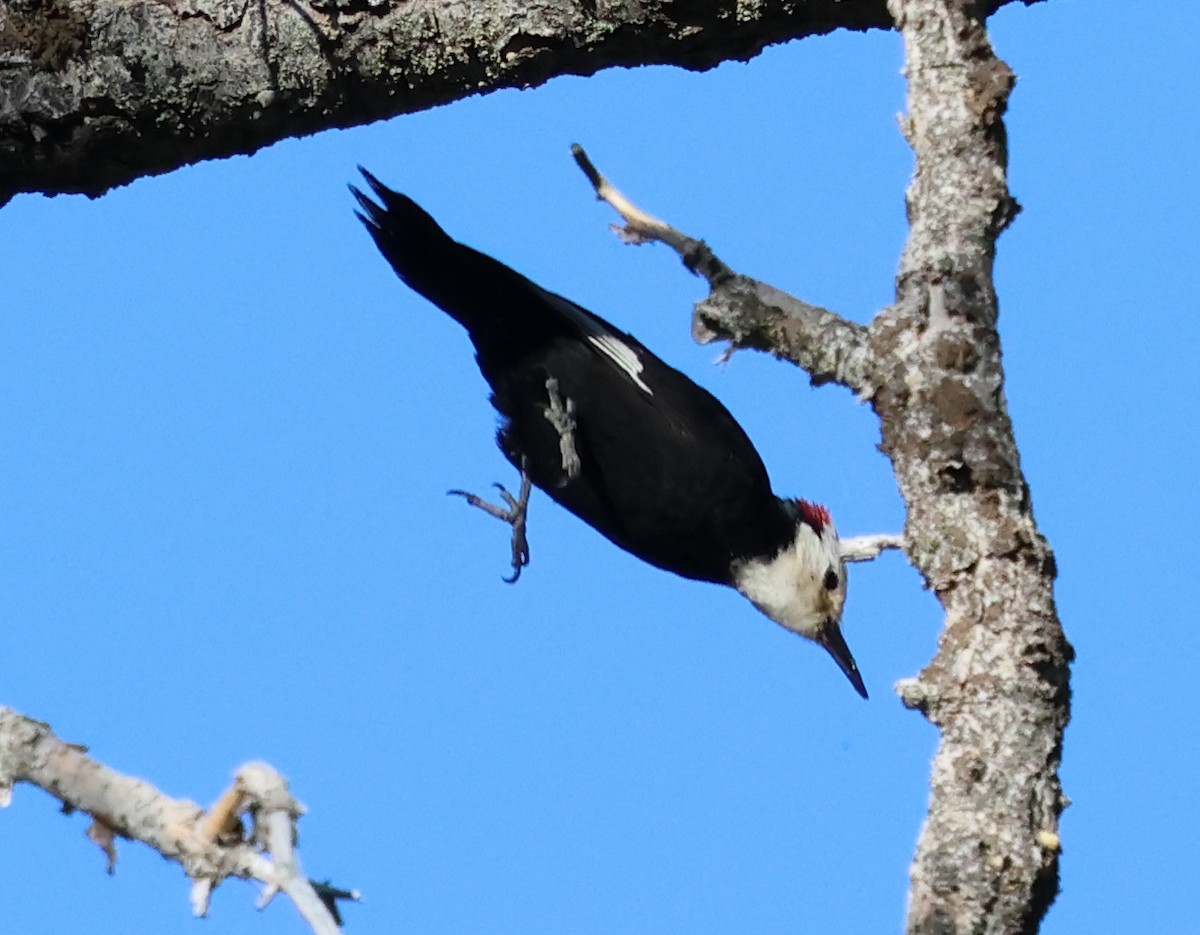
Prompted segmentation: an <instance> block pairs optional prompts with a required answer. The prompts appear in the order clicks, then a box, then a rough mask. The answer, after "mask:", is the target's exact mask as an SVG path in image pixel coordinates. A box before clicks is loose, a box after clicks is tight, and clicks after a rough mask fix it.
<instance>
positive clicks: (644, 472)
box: [351, 169, 867, 698]
mask: <svg viewBox="0 0 1200 935" xmlns="http://www.w3.org/2000/svg"><path fill="white" fill-rule="evenodd" d="M361 171H362V173H363V176H364V178H366V180H367V184H368V185H369V186H370V188H371V191H372V193H373V194H374V196H375V198H376V199H378V203H377V202H376V201H373V200H372V199H370V198H368V197H367V196H366V195H364V194H363V193H362V192H360V191H358V190H357V189H355V188H354V187H353V186H352V187H351V191H352V192H353V193H354V196H355V198H357V199H358V204H359V206H360V208H361V212H359V213H358V216H359V218H360V220H362V222H363V224H365V225H366V228H367V230H368V231H369V232H370V234H371V236H372V237H373V238H374V239H375V243H376V244H377V245H378V247H379V249H380V251H382V253H383V255H384V257H386V258H387V260H388V262H389V263H391V265H392V268H393V269H394V270H395V271H396V273H397V274H398V275H399V276H400V278H401V279H402V280H404V282H405V283H407V284H408V286H409V287H411V288H412V289H414V290H415V291H416V292H419V293H420V294H421V295H423V296H424V297H425V298H426V299H428V300H429V301H430V302H432V303H433V304H434V305H436V306H438V307H439V308H440V309H442V311H444V312H445V313H446V314H447V315H449V316H450V317H451V318H453V319H454V320H455V321H457V322H458V323H459V324H460V325H462V326H463V327H464V328H466V329H467V333H468V334H469V335H470V338H471V341H472V343H473V344H474V345H475V352H476V360H477V361H478V363H479V369H480V370H481V371H482V373H483V376H484V379H486V380H487V382H488V384H489V385H490V386H491V389H492V397H491V402H492V405H493V406H495V408H496V410H497V412H499V414H500V428H499V432H498V434H497V440H498V442H499V445H500V449H501V451H503V452H504V455H505V457H506V458H508V460H509V461H510V462H511V463H512V464H513V465H514V466H515V467H516V468H517V469H518V470H520V471H521V476H522V495H521V496H520V498H515V497H512V496H511V495H509V494H508V492H507V491H505V490H504V489H503V488H500V490H501V494H502V495H503V496H504V499H505V501H506V502H507V504H508V508H507V509H503V508H500V507H495V506H492V505H491V504H487V503H484V502H483V501H481V500H480V499H479V498H478V497H474V496H471V495H467V494H464V496H467V498H468V500H469V501H470V502H471V503H472V504H473V505H476V506H482V507H483V508H484V509H486V510H488V512H490V513H492V514H493V515H495V516H498V517H500V518H502V519H505V520H506V521H508V522H509V523H510V524H512V526H513V570H514V575H513V579H512V580H515V578H516V576H517V575H518V574H519V573H520V570H521V567H522V566H523V565H524V564H526V563H527V562H528V549H527V546H526V544H525V538H524V527H525V506H526V502H527V499H528V494H529V484H530V482H532V483H533V484H536V485H537V486H538V487H540V488H541V489H542V490H544V491H545V492H546V493H547V494H549V495H550V497H551V498H552V499H554V500H555V501H557V502H558V503H559V504H561V505H562V506H564V507H566V508H567V509H568V510H570V511H571V512H572V513H574V514H575V515H576V516H578V517H579V518H580V519H582V520H583V521H584V522H585V523H587V524H588V525H589V526H591V527H592V528H593V529H595V530H596V531H597V532H599V533H601V534H602V535H604V536H606V537H607V538H608V539H609V540H611V541H612V542H613V543H615V544H616V545H618V546H620V547H621V548H623V549H625V550H626V551H628V552H631V553H633V554H634V555H636V556H637V557H638V558H640V559H642V560H643V561H646V562H649V563H650V564H651V565H655V566H657V567H658V568H662V569H664V570H666V571H671V572H674V573H675V574H677V575H681V576H683V577H684V578H694V579H697V580H699V581H712V582H715V583H717V584H724V585H728V586H730V587H733V588H736V589H737V590H738V591H739V592H741V593H742V594H743V595H744V596H745V597H747V598H748V599H749V600H750V601H751V603H753V604H754V606H755V607H757V608H758V609H759V610H761V611H762V612H763V613H764V614H766V615H767V616H768V617H770V618H771V619H772V620H774V621H776V622H777V623H779V624H781V625H782V626H784V627H786V628H787V629H789V630H791V631H793V632H795V633H799V634H800V635H801V636H804V637H807V638H808V639H810V640H813V641H814V642H816V643H818V644H820V645H821V646H823V647H825V649H826V650H827V651H828V652H829V654H830V655H831V656H833V658H834V660H835V661H836V662H837V664H838V665H839V666H840V667H841V670H842V671H843V672H844V673H845V674H846V677H847V678H848V679H849V680H850V684H852V685H853V686H854V688H855V690H857V691H858V693H859V694H860V695H862V696H863V697H864V698H865V697H867V690H866V687H865V686H864V685H863V680H862V676H861V675H860V674H859V672H858V666H857V665H856V664H855V662H854V657H853V656H852V655H851V653H850V650H849V648H848V647H847V646H846V641H845V640H844V639H843V638H842V633H841V619H842V606H843V604H844V602H845V599H846V566H845V564H844V563H843V561H842V557H841V553H840V550H839V544H838V536H837V532H836V530H835V529H834V526H833V522H832V521H831V520H830V518H829V512H828V511H827V510H826V509H825V508H824V507H822V506H819V505H817V504H814V503H810V502H808V501H806V500H793V499H784V498H781V497H777V496H775V494H774V493H773V492H772V491H771V483H770V480H769V478H768V477H767V471H766V468H765V467H764V466H763V463H762V459H761V458H760V457H759V455H758V452H757V451H756V450H755V449H754V445H753V444H752V443H751V442H750V439H749V438H747V437H746V433H745V432H744V431H743V430H742V427H741V426H740V425H738V423H737V422H735V421H734V418H733V416H731V415H730V414H729V412H728V410H727V409H726V408H725V407H724V406H723V405H721V403H720V402H719V401H718V400H717V399H716V398H715V397H714V396H713V395H712V394H711V393H709V392H708V391H707V390H705V389H703V388H702V387H700V386H697V385H696V384H695V383H693V382H692V381H691V380H690V379H688V378H687V377H686V376H684V375H683V374H682V373H680V372H679V371H677V370H675V369H674V368H672V367H669V366H667V365H666V364H665V363H663V362H662V361H661V360H659V359H658V358H657V357H655V356H654V355H653V354H652V353H650V351H648V350H647V349H646V348H645V347H644V346H643V345H642V344H641V343H640V342H638V341H637V340H636V339H634V338H633V337H631V336H630V335H628V334H626V333H625V332H624V331H621V330H620V329H619V328H615V327H613V326H612V325H610V324H609V323H608V322H606V321H605V320H604V319H602V318H600V317H598V316H596V315H593V314H592V313H591V312H589V311H587V310H586V309H584V308H581V307H580V306H578V305H576V304H575V303H574V302H571V301H570V300H568V299H564V298H563V297H562V296H559V295H555V294H554V293H552V292H548V291H546V290H545V289H543V288H541V287H540V286H538V285H536V284H534V283H532V282H530V281H529V280H528V279H526V278H525V277H524V276H522V275H521V274H519V273H517V272H516V271H515V270H512V269H509V268H508V267H507V266H505V265H504V264H502V263H500V262H498V261H497V260H494V259H492V258H491V257H489V256H485V255H484V254H482V253H479V252H478V251H476V250H473V249H471V248H470V247H467V246H464V245H463V244H460V243H458V242H457V241H455V240H453V239H451V238H450V237H449V236H448V235H447V234H446V232H445V231H443V230H442V229H441V227H439V226H438V224H437V222H436V221H434V219H433V218H432V217H430V216H429V215H428V214H427V213H426V212H425V211H423V210H422V209H421V208H420V207H419V206H418V205H417V204H416V203H415V202H413V201H412V200H411V199H409V198H407V197H406V196H404V195H401V194H399V193H397V192H394V191H392V190H391V189H389V188H387V187H386V186H384V185H383V184H382V183H380V182H379V180H378V179H376V178H375V177H374V176H372V175H371V174H370V173H369V172H367V171H366V170H365V169H364V170H361ZM497 486H499V485H497ZM452 492H454V493H461V491H452Z"/></svg>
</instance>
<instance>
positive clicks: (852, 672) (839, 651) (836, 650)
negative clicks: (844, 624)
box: [818, 621, 867, 698]
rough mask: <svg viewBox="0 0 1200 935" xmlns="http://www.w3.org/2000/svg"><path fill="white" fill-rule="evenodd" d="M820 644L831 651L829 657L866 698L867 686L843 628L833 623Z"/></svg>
mask: <svg viewBox="0 0 1200 935" xmlns="http://www.w3.org/2000/svg"><path fill="white" fill-rule="evenodd" d="M818 642H819V643H820V644H821V645H822V646H824V647H825V648H826V649H827V650H828V651H829V655H831V656H833V661H834V662H836V663H837V664H838V668H840V669H841V670H842V671H843V672H845V673H846V678H848V679H849V680H850V684H851V685H853V686H854V690H855V691H856V692H858V693H859V694H860V695H862V696H863V697H864V698H866V697H867V686H866V685H864V684H863V679H862V676H861V675H860V674H859V672H858V664H857V663H856V662H855V661H854V656H853V655H852V654H851V653H850V647H849V646H847V645H846V641H845V639H843V637H842V628H841V627H839V626H838V625H837V624H835V623H833V622H832V621H831V622H830V624H829V626H827V627H826V628H825V631H824V632H823V633H822V634H821V637H820V639H819V640H818Z"/></svg>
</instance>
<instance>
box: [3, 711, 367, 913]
mask: <svg viewBox="0 0 1200 935" xmlns="http://www.w3.org/2000/svg"><path fill="white" fill-rule="evenodd" d="M22 782H27V783H30V784H32V785H35V786H37V787H38V788H40V789H43V790H44V791H46V792H48V793H49V794H50V795H52V796H54V797H55V798H56V799H58V800H59V801H60V802H62V803H63V805H64V806H65V807H66V808H67V809H69V810H71V811H80V812H83V813H85V814H87V815H89V816H90V817H91V819H92V824H91V826H90V827H89V828H88V831H87V834H88V837H89V838H90V839H91V840H92V841H93V842H95V843H96V844H98V845H99V846H100V847H101V849H102V850H103V851H104V853H105V856H106V859H107V864H108V871H109V872H110V873H111V872H113V869H114V868H115V866H116V859H117V853H116V842H117V840H118V839H119V838H125V839H128V840H133V841H140V842H141V843H143V844H146V845H147V846H149V847H151V848H153V849H154V850H156V851H157V852H158V853H159V854H161V855H162V856H163V857H164V858H166V859H167V860H171V861H174V862H175V863H178V864H179V865H180V866H182V867H183V870H184V872H185V873H186V874H187V875H188V877H189V878H190V879H191V880H192V893H191V903H192V911H193V912H194V913H195V914H196V915H198V916H203V915H206V914H207V912H208V905H209V897H210V896H211V894H212V891H213V890H214V889H215V888H216V886H217V885H218V884H220V883H221V881H222V880H225V879H226V878H228V877H239V878H241V879H244V880H257V881H258V882H259V883H261V884H262V885H263V891H262V896H261V898H260V902H259V905H260V908H261V907H262V906H265V905H266V904H267V903H268V902H269V901H270V900H271V898H272V897H273V896H274V895H275V894H276V893H278V892H283V893H284V894H285V895H287V896H288V897H289V898H290V899H291V900H292V902H293V903H294V904H295V906H296V908H297V909H298V910H299V911H300V914H301V916H303V918H304V920H305V921H306V922H307V923H308V924H309V926H310V927H311V928H312V930H313V932H314V933H316V935H338V933H339V931H340V929H339V927H338V923H337V921H336V920H335V919H336V917H335V912H334V908H333V906H332V905H331V902H332V901H331V900H330V899H329V897H328V896H327V895H324V894H323V893H320V892H318V890H317V888H314V886H313V884H312V883H311V882H310V881H309V880H308V878H307V877H305V876H304V874H303V872H302V871H301V868H300V860H299V858H298V856H297V855H296V851H295V846H294V841H295V838H296V819H297V818H299V817H300V815H302V814H303V812H304V808H303V806H301V805H300V803H299V802H297V801H296V800H295V799H294V798H292V795H291V793H290V792H289V791H288V785H287V782H286V780H284V778H283V776H281V775H280V774H279V773H278V772H277V771H276V770H275V769H273V768H272V767H271V766H269V765H267V764H266V763H247V764H245V765H244V766H242V767H240V768H239V769H238V770H237V772H236V774H235V775H234V780H233V783H232V785H231V786H230V787H229V788H228V789H227V790H226V791H225V792H224V793H223V794H222V795H221V796H220V798H218V799H217V801H216V803H215V804H214V805H213V807H212V808H211V809H209V810H208V811H207V812H206V811H205V810H204V809H203V808H201V807H200V806H198V805H196V804H195V803H193V802H188V801H186V800H182V799H172V798H170V797H169V796H167V795H165V794H164V793H162V792H161V791H159V790H158V789H156V788H154V787H153V786H151V785H150V784H149V783H146V782H143V781H142V780H140V779H134V778H133V777H130V776H125V775H123V774H121V773H118V772H116V771H115V770H113V769H110V768H109V767H107V766H105V765H104V764H102V763H100V762H99V761H97V760H95V759H92V758H91V757H89V756H88V755H87V754H86V752H85V750H84V748H82V747H80V746H78V745H76V744H71V743H67V742H66V741H63V740H61V739H59V738H58V737H57V736H55V734H54V732H53V731H52V730H51V729H50V726H49V725H48V724H43V723H41V722H40V721H35V720H33V719H32V718H29V717H26V716H24V715H22V714H19V713H18V712H16V711H13V710H12V709H10V708H0V807H4V806H7V805H9V804H10V803H11V802H12V795H13V787H14V786H15V785H16V784H18V783H22ZM246 816H249V822H250V828H249V830H248V831H247V830H245V829H244V828H243V819H244V818H245V817H246ZM326 889H329V888H328V887H326ZM336 892H345V891H336ZM349 897H350V898H357V894H354V893H350V894H349Z"/></svg>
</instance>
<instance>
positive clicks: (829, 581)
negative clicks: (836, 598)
mask: <svg viewBox="0 0 1200 935" xmlns="http://www.w3.org/2000/svg"><path fill="white" fill-rule="evenodd" d="M837 586H838V576H837V572H836V571H834V570H833V569H832V568H830V569H829V570H828V571H827V572H825V590H826V591H836V590H837Z"/></svg>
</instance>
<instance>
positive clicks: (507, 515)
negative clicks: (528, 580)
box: [446, 471, 532, 584]
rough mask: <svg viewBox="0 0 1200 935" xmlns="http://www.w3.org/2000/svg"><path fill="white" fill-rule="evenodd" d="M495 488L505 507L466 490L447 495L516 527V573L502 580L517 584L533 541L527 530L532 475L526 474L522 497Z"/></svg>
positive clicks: (522, 474)
mask: <svg viewBox="0 0 1200 935" xmlns="http://www.w3.org/2000/svg"><path fill="white" fill-rule="evenodd" d="M492 486H493V487H495V488H496V489H497V490H498V491H500V497H501V499H502V500H503V501H504V503H505V506H497V505H496V504H494V503H488V501H486V500H484V499H483V498H482V497H480V496H477V495H476V494H473V493H468V492H467V491H465V490H447V491H446V494H447V495H448V496H455V497H462V498H463V499H464V500H466V501H467V503H468V504H470V505H471V506H473V507H476V508H478V509H480V510H483V512H485V513H487V514H488V516H494V517H495V518H496V519H498V520H502V521H503V522H506V523H508V525H509V526H511V527H512V569H513V573H512V575H511V576H509V577H502V578H501V580H502V581H504V582H505V583H506V584H516V583H517V579H519V578H520V577H521V569H523V568H524V567H525V566H526V565H528V564H529V540H528V539H527V538H526V536H525V527H526V519H527V515H528V513H529V493H530V490H531V489H532V484H531V482H530V480H529V475H527V474H526V473H525V472H524V471H522V472H521V494H520V496H517V497H514V496H513V495H512V494H511V493H509V492H508V489H507V488H506V487H505V486H504V485H503V484H493V485H492Z"/></svg>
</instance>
